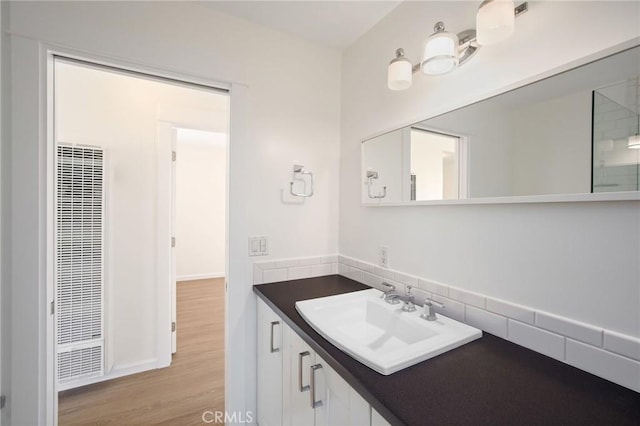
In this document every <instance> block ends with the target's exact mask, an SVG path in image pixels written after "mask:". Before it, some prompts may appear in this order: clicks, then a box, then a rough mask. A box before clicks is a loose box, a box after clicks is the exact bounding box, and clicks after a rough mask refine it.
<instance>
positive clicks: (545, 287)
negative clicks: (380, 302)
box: [340, 2, 640, 336]
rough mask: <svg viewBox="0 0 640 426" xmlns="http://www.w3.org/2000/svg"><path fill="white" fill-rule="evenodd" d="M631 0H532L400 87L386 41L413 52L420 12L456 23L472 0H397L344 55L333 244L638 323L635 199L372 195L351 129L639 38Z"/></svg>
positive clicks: (364, 129) (499, 87)
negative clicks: (384, 202)
mask: <svg viewBox="0 0 640 426" xmlns="http://www.w3.org/2000/svg"><path fill="white" fill-rule="evenodd" d="M639 7H640V5H639V4H638V3H637V2H580V3H578V2H529V8H530V10H529V12H527V13H526V14H525V15H523V16H522V17H520V18H518V19H517V20H516V32H515V34H514V36H513V37H512V38H511V39H509V40H508V41H507V42H505V43H503V44H500V45H497V46H493V47H485V48H483V49H482V50H481V51H480V52H479V53H478V55H477V56H476V57H475V58H474V59H473V60H472V61H471V62H469V63H468V64H466V65H464V66H463V67H462V68H460V69H458V70H456V71H455V72H453V73H451V74H448V75H446V76H442V77H435V78H428V77H424V76H421V75H417V76H416V78H415V79H414V85H413V87H412V88H411V89H409V90H407V91H404V92H392V91H389V90H388V89H387V87H386V66H387V64H388V61H389V60H390V59H391V58H393V52H394V51H395V49H396V48H398V47H400V46H402V47H404V48H405V52H406V53H407V56H408V57H409V58H412V59H413V60H414V61H417V60H418V57H419V52H420V43H421V42H422V40H423V39H424V37H425V36H426V35H428V33H429V30H428V25H425V17H431V18H429V19H433V21H436V20H443V21H444V22H445V23H446V25H447V28H448V29H449V30H451V31H460V30H463V29H465V28H467V27H471V26H473V20H474V16H475V10H476V9H477V2H406V3H403V4H401V5H400V6H399V7H398V8H396V9H395V10H394V11H392V12H391V14H389V15H388V16H387V17H385V18H384V19H383V20H382V21H381V22H380V23H379V24H378V25H377V26H376V27H374V28H373V29H372V30H371V31H369V32H368V33H367V34H366V35H364V36H363V37H362V38H361V39H359V40H358V41H357V42H356V43H355V44H354V45H352V46H351V47H350V48H349V49H347V51H346V52H345V54H344V56H343V78H342V88H343V92H342V93H343V96H342V146H341V153H342V156H341V174H340V177H341V192H340V253H341V254H344V255H347V256H351V257H354V258H357V259H362V260H365V261H370V262H373V263H375V262H376V252H377V247H378V246H379V245H381V244H384V245H387V246H388V247H389V250H390V255H389V258H390V259H391V265H390V267H391V268H393V269H396V270H401V271H405V272H407V273H412V274H415V275H418V276H422V277H425V278H429V279H432V280H436V281H439V282H443V283H445V284H448V285H453V286H456V287H460V288H463V289H468V290H471V291H476V292H479V293H482V294H486V295H489V296H494V297H498V298H501V299H504V300H507V301H512V302H516V303H521V304H523V305H527V306H531V307H535V308H537V309H540V310H545V311H548V312H554V313H557V314H560V315H563V316H565V317H570V318H573V319H576V320H580V321H583V322H586V323H591V324H595V325H599V326H602V327H605V328H608V329H611V330H616V331H619V332H622V333H626V334H631V335H634V336H638V335H640V307H639V304H638V300H640V288H639V287H640V285H639V282H640V271H639V270H638V258H639V257H640V206H639V203H638V202H635V201H633V202H632V201H621V202H593V203H549V204H520V205H513V204H511V205H510V204H505V205H499V204H498V205H483V206H478V205H475V206H474V205H466V206H465V205H455V206H414V207H375V208H371V207H364V206H362V205H361V204H360V197H359V196H358V194H359V191H360V188H359V179H358V176H359V171H358V165H359V161H360V158H359V155H360V153H359V141H360V140H362V139H365V138H367V137H369V135H372V134H376V133H379V132H381V131H384V130H391V129H393V128H397V127H400V126H403V125H407V124H409V123H412V122H417V121H421V120H424V119H425V118H427V117H432V116H435V115H437V114H439V113H442V112H444V111H447V110H451V109H453V108H456V107H459V106H462V105H465V104H468V103H469V102H472V101H476V100H479V99H481V98H485V97H487V96H489V95H492V94H496V93H498V92H501V91H503V90H505V89H507V88H512V87H514V86H517V85H518V84H520V83H521V82H530V81H531V80H532V79H533V78H534V77H535V76H537V75H540V74H544V73H549V72H550V71H551V70H554V69H557V68H559V67H563V66H565V67H567V66H569V64H571V63H572V62H573V61H577V60H579V59H580V58H584V57H587V56H590V55H595V54H596V53H597V52H601V51H603V50H606V49H609V48H611V47H612V46H615V45H618V44H620V43H623V42H628V41H630V40H632V39H634V38H637V37H638V36H639V35H640V34H639V32H640V27H638V16H639V13H640V10H639ZM567 34H571V35H572V36H571V37H567ZM371 99H376V100H377V101H376V102H371V101H370V100H371ZM603 300H606V301H607V302H606V303H604V304H603V302H602V301H603Z"/></svg>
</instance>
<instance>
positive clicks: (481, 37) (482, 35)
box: [476, 0, 516, 46]
mask: <svg viewBox="0 0 640 426" xmlns="http://www.w3.org/2000/svg"><path fill="white" fill-rule="evenodd" d="M514 8H515V6H514V4H513V0H485V1H484V2H482V4H480V8H479V9H478V13H477V14H476V39H477V41H478V44H479V45H481V46H487V45H490V44H496V43H500V42H501V41H504V40H506V39H507V38H509V36H510V35H511V34H512V33H513V27H514V25H515V19H516V14H515V11H514Z"/></svg>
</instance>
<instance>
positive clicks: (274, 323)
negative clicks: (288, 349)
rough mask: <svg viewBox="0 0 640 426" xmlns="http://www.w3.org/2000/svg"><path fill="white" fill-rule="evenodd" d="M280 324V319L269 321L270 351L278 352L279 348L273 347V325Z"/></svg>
mask: <svg viewBox="0 0 640 426" xmlns="http://www.w3.org/2000/svg"><path fill="white" fill-rule="evenodd" d="M276 325H280V321H271V348H270V349H271V353H274V352H280V348H274V347H273V327H275V326H276Z"/></svg>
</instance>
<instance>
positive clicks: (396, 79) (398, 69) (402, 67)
mask: <svg viewBox="0 0 640 426" xmlns="http://www.w3.org/2000/svg"><path fill="white" fill-rule="evenodd" d="M412 67H413V65H411V61H409V60H408V59H407V58H402V57H401V58H396V59H394V60H393V61H391V63H390V64H389V68H388V70H387V86H388V87H389V89H391V90H405V89H408V88H409V87H411V82H412V78H413V72H412V69H411V68H412Z"/></svg>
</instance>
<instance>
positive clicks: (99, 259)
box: [56, 145, 104, 380]
mask: <svg viewBox="0 0 640 426" xmlns="http://www.w3.org/2000/svg"><path fill="white" fill-rule="evenodd" d="M103 176H104V151H103V149H102V148H99V147H89V146H71V145H58V148H57V182H56V184H57V187H56V195H57V200H56V212H57V218H56V225H57V232H56V236H57V240H56V261H57V265H56V266H57V271H56V278H57V283H56V296H57V312H58V318H57V339H58V345H59V346H58V358H59V361H58V367H59V368H58V379H59V380H62V379H70V378H79V377H84V376H86V375H95V374H96V373H102V369H103V368H102V365H103V364H104V362H103V344H104V336H103V311H104V309H103V301H104V298H103V276H104V274H103V263H104V256H103V252H104V250H103V243H104V237H103V235H104V230H103V225H104V182H103ZM89 343H90V346H87V345H88V344H89Z"/></svg>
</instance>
